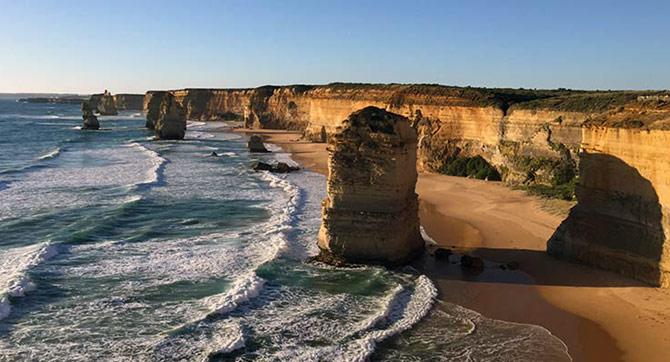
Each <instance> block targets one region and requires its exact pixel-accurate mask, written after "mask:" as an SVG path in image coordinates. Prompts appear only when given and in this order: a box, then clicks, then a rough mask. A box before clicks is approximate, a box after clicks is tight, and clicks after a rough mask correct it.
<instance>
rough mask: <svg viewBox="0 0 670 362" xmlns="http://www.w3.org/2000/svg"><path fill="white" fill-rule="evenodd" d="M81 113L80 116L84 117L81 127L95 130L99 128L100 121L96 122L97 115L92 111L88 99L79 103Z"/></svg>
mask: <svg viewBox="0 0 670 362" xmlns="http://www.w3.org/2000/svg"><path fill="white" fill-rule="evenodd" d="M81 113H82V118H83V119H84V125H83V126H82V127H81V129H89V130H96V129H100V122H98V117H96V116H95V114H94V112H93V107H91V103H89V102H88V101H83V102H82V103H81Z"/></svg>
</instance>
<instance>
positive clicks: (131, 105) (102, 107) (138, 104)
mask: <svg viewBox="0 0 670 362" xmlns="http://www.w3.org/2000/svg"><path fill="white" fill-rule="evenodd" d="M145 97H146V94H116V95H112V94H111V93H110V92H109V91H107V90H105V92H104V93H99V94H93V95H91V97H90V98H89V100H88V102H89V103H90V104H91V106H92V107H93V108H94V109H95V110H97V111H98V113H100V114H101V115H116V114H118V112H117V111H118V110H128V111H142V110H143V109H144V107H143V103H144V100H145Z"/></svg>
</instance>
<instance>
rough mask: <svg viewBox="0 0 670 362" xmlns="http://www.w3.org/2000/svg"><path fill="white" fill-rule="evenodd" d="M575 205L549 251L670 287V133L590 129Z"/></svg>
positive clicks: (585, 138)
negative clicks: (669, 176) (669, 156)
mask: <svg viewBox="0 0 670 362" xmlns="http://www.w3.org/2000/svg"><path fill="white" fill-rule="evenodd" d="M582 137H583V142H582V153H581V155H580V160H581V161H580V170H579V175H580V182H579V184H578V187H577V200H578V203H577V205H576V206H575V207H574V208H573V209H572V210H571V211H570V215H569V217H568V218H567V219H566V220H565V221H564V222H563V223H562V224H561V226H560V227H559V228H558V230H556V232H555V233H554V235H553V236H552V238H551V239H550V240H549V242H548V245H547V249H548V252H549V253H550V254H551V255H554V256H557V257H564V258H570V259H574V260H577V261H581V262H585V263H588V264H591V265H596V266H599V267H602V268H604V269H608V270H614V271H617V272H619V273H622V274H625V275H629V276H632V277H634V278H637V279H639V280H642V281H645V282H648V283H650V284H653V285H658V286H664V287H668V286H670V241H669V239H670V178H668V175H669V174H670V158H668V155H670V132H668V131H664V130H641V129H622V128H611V127H597V126H591V127H585V128H584V129H583V136H582Z"/></svg>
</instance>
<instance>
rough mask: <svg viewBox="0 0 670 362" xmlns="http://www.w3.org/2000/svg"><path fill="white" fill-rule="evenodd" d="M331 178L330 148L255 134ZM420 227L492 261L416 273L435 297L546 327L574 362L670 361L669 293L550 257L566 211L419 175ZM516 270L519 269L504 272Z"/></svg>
mask: <svg viewBox="0 0 670 362" xmlns="http://www.w3.org/2000/svg"><path fill="white" fill-rule="evenodd" d="M253 132H254V133H259V134H263V135H264V137H266V139H267V141H268V142H272V143H274V144H277V145H279V146H280V147H282V148H283V149H284V150H286V151H288V152H291V153H292V155H293V156H292V157H293V159H294V160H296V161H297V162H299V163H300V164H301V165H302V166H303V167H306V168H309V169H311V170H314V171H316V172H320V173H323V174H327V165H326V162H327V153H326V150H325V144H316V143H311V142H306V141H302V140H300V133H299V132H288V131H253ZM417 193H418V194H419V199H420V217H421V223H422V225H423V226H424V228H425V230H426V231H427V232H428V234H429V235H430V236H431V237H432V238H433V239H434V240H435V241H436V242H437V243H438V244H439V245H440V246H444V247H448V248H451V249H453V250H455V251H456V252H458V253H468V254H472V255H477V256H480V257H482V258H484V259H485V260H487V267H486V268H485V269H484V270H483V271H481V272H472V271H468V270H463V269H461V268H460V266H459V265H457V264H449V263H446V262H438V261H436V260H435V259H433V258H432V257H430V256H425V257H424V258H422V259H421V260H419V261H417V262H416V264H415V266H416V267H417V268H419V269H421V270H422V271H423V272H424V273H426V274H427V275H428V276H430V277H431V278H432V279H433V281H434V282H435V283H436V285H437V286H438V289H439V292H440V295H439V298H440V299H442V300H444V301H447V302H452V303H456V304H459V305H462V306H464V307H467V308H470V309H473V310H476V311H477V312H480V313H482V314H483V315H485V316H487V317H489V318H494V319H499V320H506V321H511V322H518V323H531V324H536V325H540V326H543V327H545V328H546V329H548V330H549V331H551V332H552V333H553V334H554V335H556V336H558V337H559V338H561V339H562V340H563V341H564V342H565V343H566V345H567V346H568V349H569V353H570V355H571V356H572V357H573V359H574V360H575V361H670V348H668V347H669V346H670V291H669V290H663V289H658V288H653V287H649V286H647V285H645V284H642V283H640V282H637V281H634V280H631V279H628V278H625V277H621V276H618V275H616V274H613V273H609V272H605V271H601V270H598V269H594V268H590V267H587V266H583V265H579V264H575V263H570V262H565V261H559V260H556V259H554V258H551V257H549V256H547V255H546V253H545V249H546V240H547V239H549V237H550V236H551V234H552V233H553V232H554V230H556V228H557V227H558V225H559V224H560V222H561V221H562V220H563V218H564V217H565V211H566V210H567V209H568V207H569V205H566V204H565V203H561V202H555V201H551V202H547V201H546V200H542V199H539V198H536V197H532V196H528V195H526V194H525V193H524V192H522V191H518V190H511V189H509V188H507V187H505V186H503V185H502V184H500V183H496V182H485V181H479V180H473V179H467V178H460V177H451V176H445V175H438V174H432V173H422V174H420V175H419V181H418V183H417ZM511 261H514V262H518V263H519V266H520V267H519V270H514V271H512V270H502V269H501V268H500V267H499V264H500V263H507V262H511Z"/></svg>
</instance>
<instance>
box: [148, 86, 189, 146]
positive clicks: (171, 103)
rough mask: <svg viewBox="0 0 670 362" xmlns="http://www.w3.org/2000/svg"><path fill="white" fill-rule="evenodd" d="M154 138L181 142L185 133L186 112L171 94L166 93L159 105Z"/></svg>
mask: <svg viewBox="0 0 670 362" xmlns="http://www.w3.org/2000/svg"><path fill="white" fill-rule="evenodd" d="M154 130H155V131H156V137H157V138H158V139H163V140H181V139H184V134H185V133H186V112H185V111H184V107H182V106H181V104H179V102H177V101H176V100H175V98H174V96H173V95H172V94H171V93H166V94H165V95H164V96H163V99H162V100H161V103H160V111H159V114H158V119H157V120H156V124H155V127H154Z"/></svg>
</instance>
